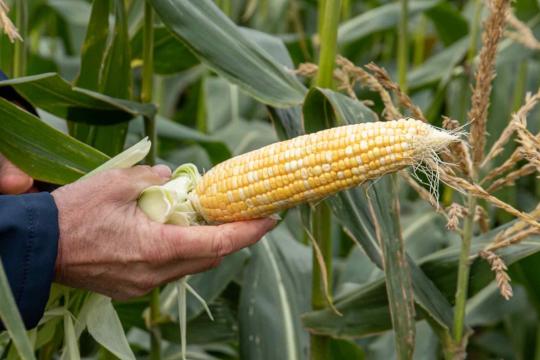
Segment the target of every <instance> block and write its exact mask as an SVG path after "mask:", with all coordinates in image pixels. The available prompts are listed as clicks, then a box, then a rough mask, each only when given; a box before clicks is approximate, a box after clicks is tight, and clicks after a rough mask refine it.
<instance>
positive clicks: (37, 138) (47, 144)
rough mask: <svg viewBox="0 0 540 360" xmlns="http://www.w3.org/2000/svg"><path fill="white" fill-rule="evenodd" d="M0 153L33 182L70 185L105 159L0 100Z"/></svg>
mask: <svg viewBox="0 0 540 360" xmlns="http://www.w3.org/2000/svg"><path fill="white" fill-rule="evenodd" d="M0 117H1V118H2V119H3V120H2V126H0V153H2V154H3V155H4V156H6V157H7V158H8V159H9V160H10V161H11V162H12V163H14V164H15V165H17V166H18V167H19V168H20V169H22V170H23V171H24V172H26V173H27V174H28V175H30V176H31V177H33V178H34V179H36V180H41V181H46V182H49V183H53V184H67V183H70V182H73V181H75V180H77V179H78V178H80V177H81V176H83V175H84V174H86V173H87V172H89V171H91V170H93V169H94V168H96V167H98V166H99V165H101V164H102V163H104V162H105V161H107V160H108V159H109V158H108V156H106V155H105V154H103V153H101V152H99V151H98V150H96V149H94V148H92V147H90V146H88V145H85V144H83V143H81V142H79V141H78V140H76V139H74V138H72V137H70V136H68V135H66V134H64V133H62V132H60V131H58V130H56V129H54V128H52V127H50V126H49V125H47V124H45V123H43V122H42V121H41V120H39V118H37V117H35V116H34V115H32V114H30V113H28V112H26V111H24V110H22V109H20V108H19V107H17V106H16V105H14V104H12V103H11V102H8V101H6V100H4V99H1V98H0Z"/></svg>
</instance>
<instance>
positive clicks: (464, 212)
mask: <svg viewBox="0 0 540 360" xmlns="http://www.w3.org/2000/svg"><path fill="white" fill-rule="evenodd" d="M539 6H540V4H538V2H535V1H533V0H517V1H514V2H510V1H508V0H492V1H486V2H483V1H480V0H463V1H444V0H433V1H432V0H422V1H412V0H411V1H408V0H400V1H378V0H376V1H367V2H362V1H355V0H319V1H309V0H280V1H265V0H259V1H252V0H246V1H231V0H216V1H212V0H197V1H189V0H93V1H90V0H29V1H22V0H14V1H5V0H0V26H1V27H2V30H3V33H2V35H1V37H0V69H2V70H3V71H4V72H5V73H7V74H8V75H9V77H10V79H8V80H4V81H0V91H4V90H5V91H6V92H7V93H9V94H11V95H13V94H14V93H15V94H16V99H15V100H17V101H15V102H14V101H13V100H14V99H12V98H8V99H4V98H0V116H1V119H2V124H1V125H0V153H1V154H2V155H4V156H5V157H7V158H8V159H9V160H10V161H11V162H13V163H14V164H16V165H17V166H18V167H20V168H21V169H22V170H24V171H25V172H27V173H28V174H29V175H31V176H32V177H33V178H35V179H36V180H38V181H39V182H42V183H47V184H49V185H48V186H50V185H51V184H52V185H54V186H59V185H64V184H68V183H71V182H74V181H77V180H78V179H80V178H82V177H89V176H92V175H93V174H95V173H96V172H98V171H103V170H105V169H109V168H117V167H129V166H132V165H134V164H136V163H137V162H140V161H143V162H145V163H147V164H156V163H164V164H168V165H170V166H171V167H173V169H176V171H174V173H173V177H172V179H171V181H170V182H168V183H167V184H165V185H163V186H155V187H150V188H148V189H146V190H145V191H143V193H142V194H141V196H140V198H139V206H140V207H141V209H143V211H144V212H145V213H146V214H147V215H148V216H149V217H150V218H151V219H152V220H154V221H158V222H161V223H171V224H176V225H178V226H191V225H198V224H203V223H204V224H217V223H222V222H231V221H237V220H244V219H253V218H258V217H261V216H276V215H277V218H279V220H280V221H279V226H277V227H276V228H275V229H274V230H273V231H272V232H271V233H270V234H269V235H267V236H266V237H265V238H264V239H263V240H261V241H260V242H259V243H258V244H256V245H254V246H252V247H251V248H249V249H246V250H243V251H241V252H238V253H236V254H233V255H231V256H229V257H227V258H226V259H225V260H224V261H223V263H222V264H221V266H220V267H218V268H216V269H214V270H211V271H208V272H205V273H201V274H196V275H192V276H189V278H183V279H179V280H178V281H176V282H173V283H171V284H168V285H165V286H162V287H160V288H156V289H155V290H153V291H152V292H151V293H150V294H148V295H146V296H143V297H141V298H137V299H134V300H131V301H127V302H116V301H111V299H109V298H107V297H105V296H102V295H100V294H94V293H89V292H86V291H82V290H75V289H70V288H67V287H63V286H60V285H54V286H53V288H52V290H51V293H50V298H49V303H48V305H47V309H46V311H45V314H44V316H43V319H42V320H41V322H40V324H39V325H38V326H37V327H36V328H35V329H31V330H27V329H25V328H24V326H23V324H22V320H21V318H20V315H19V313H18V311H17V308H16V305H15V302H14V299H13V296H12V294H11V291H10V288H9V284H8V283H7V279H6V277H5V274H4V271H3V268H2V266H0V319H1V320H2V323H3V324H4V326H5V328H6V332H4V333H0V352H1V354H2V358H8V359H15V358H23V359H37V358H39V359H52V358H57V357H61V358H66V359H77V358H81V357H87V358H120V359H134V358H151V359H173V358H174V359H186V358H188V359H216V358H218V359H236V358H243V359H290V360H292V359H364V358H368V359H379V358H380V359H389V358H398V359H412V358H415V359H437V358H445V359H460V358H465V357H467V356H468V357H469V358H479V359H484V358H486V359H487V358H536V357H538V356H539V354H540V343H539V342H538V341H539V339H540V327H539V326H538V320H537V317H538V314H539V311H540V298H539V296H538V291H537V289H538V286H540V284H537V282H538V280H537V276H536V273H537V271H536V270H537V268H538V261H540V258H539V256H540V255H539V254H538V252H539V251H540V237H539V236H538V233H539V232H540V230H539V229H540V224H539V219H540V211H539V208H538V204H539V196H540V185H539V182H538V179H537V178H538V171H539V170H540V137H539V131H540V127H539V125H538V124H539V122H538V118H539V116H540V112H539V111H538V110H537V109H536V108H535V106H536V105H537V102H538V101H539V100H540V89H539V88H538V84H539V83H540V81H539V79H540V65H539V64H540V63H539V62H538V51H539V50H540V41H539V40H538V39H539V38H540V29H539V27H538V26H539V25H538V20H539V17H538V14H539V13H540V8H539ZM22 40H23V41H22ZM2 94H4V92H2ZM10 100H11V101H10ZM21 102H24V103H25V104H28V105H31V106H33V107H34V108H35V109H36V112H35V113H32V112H29V111H25V110H23V109H22V108H21V107H20V106H19V105H21ZM126 149H127V150H126Z"/></svg>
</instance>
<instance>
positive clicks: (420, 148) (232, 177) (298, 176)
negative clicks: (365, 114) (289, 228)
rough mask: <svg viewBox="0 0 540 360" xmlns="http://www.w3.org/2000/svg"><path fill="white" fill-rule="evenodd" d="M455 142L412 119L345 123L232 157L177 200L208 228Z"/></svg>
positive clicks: (315, 195) (312, 198)
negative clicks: (205, 223)
mask: <svg viewBox="0 0 540 360" xmlns="http://www.w3.org/2000/svg"><path fill="white" fill-rule="evenodd" d="M456 140H457V137H456V136H455V135H453V134H450V133H448V132H446V131H444V130H439V129H436V128H435V127H433V126H431V125H429V124H426V123H424V122H421V121H419V120H414V119H401V120H396V121H388V122H375V123H363V124H355V125H347V126H341V127H336V128H332V129H328V130H323V131H320V132H317V133H313V134H308V135H303V136H299V137H297V138H294V139H291V140H288V141H283V142H278V143H275V144H271V145H268V146H266V147H263V148H261V149H258V150H255V151H252V152H249V153H246V154H244V155H240V156H237V157H234V158H232V159H229V160H227V161H225V162H223V163H221V164H218V165H216V166H215V167H214V168H212V169H211V170H210V171H208V172H207V173H206V174H204V176H202V178H198V177H197V178H194V180H193V182H194V184H193V186H192V189H189V193H188V194H187V196H186V195H185V194H184V195H181V196H180V198H181V199H182V201H181V202H182V204H183V205H182V208H183V214H185V213H186V204H189V210H188V211H187V212H188V213H191V214H192V215H193V213H197V214H198V215H200V217H202V219H203V220H204V221H205V222H207V223H223V222H231V221H238V220H248V219H255V218H260V217H265V216H268V215H271V214H274V213H276V212H279V211H281V210H284V209H287V208H290V207H293V206H296V205H298V204H301V203H304V202H316V201H319V200H321V199H323V198H325V197H327V196H330V195H333V194H335V193H337V192H339V191H341V190H345V189H347V188H351V187H353V186H357V185H359V184H361V183H363V182H365V181H367V180H370V179H376V178H378V177H380V176H382V175H384V174H387V173H390V172H395V171H398V170H400V169H402V168H404V167H406V166H410V165H414V164H417V163H420V162H421V161H422V160H423V159H425V158H431V157H433V155H434V153H435V152H436V151H438V150H440V149H442V148H443V147H445V146H446V145H447V144H449V143H450V142H452V141H456ZM184 170H185V169H184ZM193 171H196V169H195V170H193V169H191V170H190V171H189V172H193ZM173 177H176V175H174V176H173ZM173 181H178V180H173ZM167 188H168V189H171V188H174V186H170V185H168V186H167ZM169 197H170V196H169ZM153 201H154V200H152V201H150V202H153ZM150 202H148V203H150ZM175 206H176V205H175V204H170V205H167V206H166V207H167V208H174V207H175ZM143 208H144V207H143ZM173 212H174V211H173ZM171 214H172V213H171ZM151 217H152V216H151ZM174 217H176V218H178V214H176V215H165V216H160V217H159V219H158V217H155V216H154V217H153V218H154V219H157V220H158V221H161V222H167V219H170V218H174ZM180 217H181V216H180ZM164 219H165V220H164ZM193 222H197V220H196V219H195V218H194V217H193V216H192V217H191V218H190V219H189V220H185V221H177V220H173V223H180V224H184V223H193Z"/></svg>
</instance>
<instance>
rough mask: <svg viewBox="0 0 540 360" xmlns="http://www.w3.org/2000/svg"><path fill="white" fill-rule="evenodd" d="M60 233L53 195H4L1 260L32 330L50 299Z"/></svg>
mask: <svg viewBox="0 0 540 360" xmlns="http://www.w3.org/2000/svg"><path fill="white" fill-rule="evenodd" d="M58 233H59V230H58V210H57V208H56V204H55V202H54V199H53V197H52V195H51V194H49V193H46V192H42V193H34V194H24V195H2V196H0V258H1V259H2V263H3V265H4V270H5V271H6V274H7V277H8V280H9V284H10V286H11V290H12V292H13V296H14V297H15V301H16V302H17V306H18V307H19V311H20V312H21V316H22V318H23V320H24V323H25V325H26V327H27V328H29V329H30V328H33V327H35V326H36V325H37V323H38V322H39V320H40V319H41V317H42V315H43V311H44V310H45V305H46V304H47V300H48V298H49V291H50V289H51V283H52V281H53V277H54V265H55V262H56V254H57V250H58V236H59V234H58ZM1 328H2V324H1V323H0V329H1Z"/></svg>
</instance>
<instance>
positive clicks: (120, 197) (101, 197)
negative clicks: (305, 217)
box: [52, 165, 275, 300]
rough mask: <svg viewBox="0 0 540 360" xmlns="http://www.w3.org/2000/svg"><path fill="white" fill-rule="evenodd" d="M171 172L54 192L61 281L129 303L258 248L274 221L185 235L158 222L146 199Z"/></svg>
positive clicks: (100, 179) (114, 174) (115, 177)
mask: <svg viewBox="0 0 540 360" xmlns="http://www.w3.org/2000/svg"><path fill="white" fill-rule="evenodd" d="M170 175H171V171H170V169H169V168H168V167H166V166H162V165H158V166H155V167H153V168H151V167H148V166H136V167H134V168H131V169H123V170H109V171H105V172H103V173H99V174H97V175H95V176H93V177H90V178H88V179H84V180H81V181H77V182H75V183H73V184H70V185H66V186H63V187H61V188H58V189H57V190H55V191H54V192H53V193H52V195H53V197H54V199H55V202H56V205H57V207H58V211H59V226H60V239H59V245H58V257H57V260H56V275H55V281H57V282H59V283H62V284H65V285H68V286H71V287H76V288H84V289H88V290H92V291H95V292H99V293H102V294H104V295H107V296H110V297H112V298H114V299H118V300H123V299H128V298H131V297H136V296H140V295H143V294H145V293H147V292H149V291H150V290H151V289H152V288H154V287H156V286H158V285H161V284H164V283H167V282H170V281H172V280H174V279H178V278H180V277H182V276H185V275H188V274H193V273H197V272H201V271H205V270H207V269H210V268H212V267H215V266H217V265H218V264H219V263H220V261H221V258H222V257H223V256H225V255H228V254H230V253H232V252H234V251H237V250H240V249H241V248H243V247H246V246H249V245H251V244H253V243H255V242H256V241H258V240H259V239H260V238H261V237H262V236H263V235H264V234H265V233H266V232H267V231H269V230H270V229H271V228H272V227H273V226H274V225H275V221H273V220H270V219H261V220H254V221H244V222H237V223H230V224H224V225H219V226H193V227H179V226H174V225H163V224H159V223H157V222H153V221H151V220H150V219H149V218H148V217H147V216H146V215H145V214H144V213H143V212H142V211H141V210H140V209H139V208H138V207H137V198H138V196H139V194H140V193H141V191H142V190H143V189H145V188H147V187H148V186H151V185H160V184H162V183H165V182H166V181H167V180H168V179H169V177H170Z"/></svg>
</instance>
